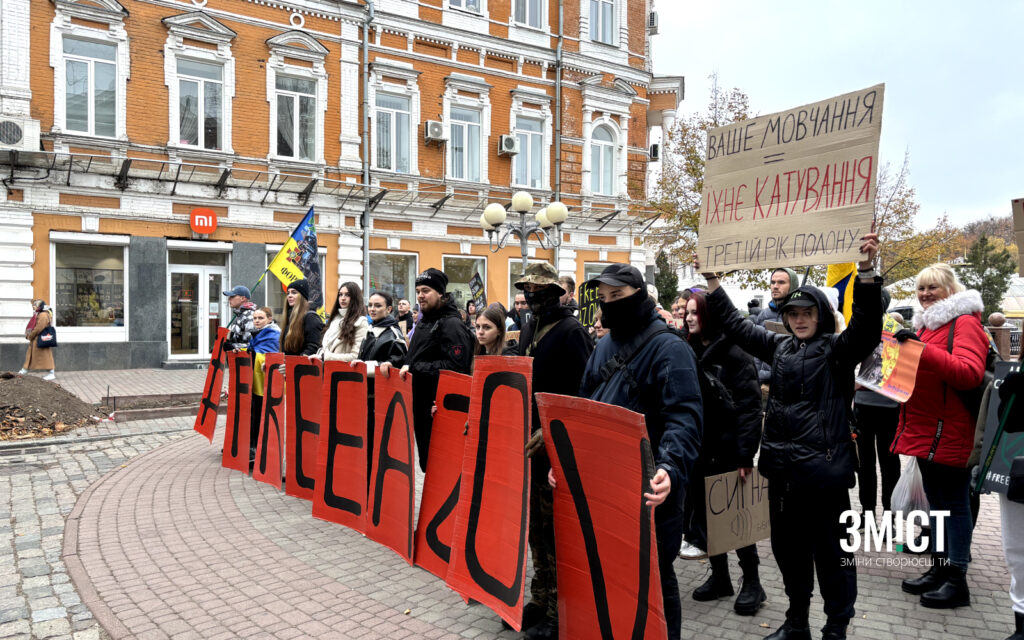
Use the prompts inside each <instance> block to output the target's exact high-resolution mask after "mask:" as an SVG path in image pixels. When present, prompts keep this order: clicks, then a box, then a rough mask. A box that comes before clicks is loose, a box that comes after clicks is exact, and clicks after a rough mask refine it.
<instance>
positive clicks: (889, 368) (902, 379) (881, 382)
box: [856, 315, 924, 402]
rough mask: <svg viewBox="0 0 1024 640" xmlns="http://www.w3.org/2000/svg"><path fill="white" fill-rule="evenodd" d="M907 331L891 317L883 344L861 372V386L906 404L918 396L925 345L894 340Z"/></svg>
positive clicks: (859, 375) (884, 332) (912, 341)
mask: <svg viewBox="0 0 1024 640" xmlns="http://www.w3.org/2000/svg"><path fill="white" fill-rule="evenodd" d="M902 328H903V327H902V326H901V325H900V324H899V323H898V322H896V321H895V320H893V319H892V318H891V317H889V316H888V315H886V316H885V319H884V320H883V321H882V341H881V342H880V343H879V345H878V346H877V347H875V350H874V351H873V352H872V353H871V355H869V356H868V357H867V358H865V359H864V362H862V363H861V364H860V369H858V371H857V378H856V379H857V384H859V385H860V386H862V387H864V388H866V389H871V390H872V391H874V392H875V393H878V394H881V395H883V396H885V397H886V398H890V399H892V400H895V401H896V402H906V401H907V400H908V399H909V398H910V396H911V394H913V393H914V384H915V382H916V381H917V367H918V365H919V364H920V363H921V352H922V351H924V343H922V342H918V341H917V340H907V341H906V342H903V343H902V344H901V343H900V342H898V341H897V340H896V338H894V337H893V334H895V333H896V332H897V331H899V330H900V329H902Z"/></svg>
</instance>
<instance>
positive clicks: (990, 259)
mask: <svg viewBox="0 0 1024 640" xmlns="http://www.w3.org/2000/svg"><path fill="white" fill-rule="evenodd" d="M1016 270H1017V265H1016V264H1014V261H1013V257H1012V256H1011V255H1010V252H1009V251H1008V250H1006V249H1005V248H1003V249H999V248H997V247H996V246H994V245H993V243H992V242H991V241H990V240H989V238H988V236H986V235H982V236H981V237H980V238H978V240H977V241H976V242H975V243H974V244H972V245H971V248H970V249H969V250H968V251H967V264H965V265H964V266H962V267H961V268H960V274H959V275H960V281H961V282H963V283H964V285H965V286H966V287H967V288H968V289H976V290H977V291H978V292H979V293H981V301H982V302H983V303H984V304H985V310H984V311H983V312H982V317H983V318H988V315H989V314H990V313H993V312H995V311H1000V310H1001V309H1002V305H1003V296H1004V295H1006V290H1007V289H1008V288H1009V286H1010V279H1011V278H1012V277H1013V273H1014V271H1016Z"/></svg>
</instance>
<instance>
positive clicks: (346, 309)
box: [316, 282, 369, 362]
mask: <svg viewBox="0 0 1024 640" xmlns="http://www.w3.org/2000/svg"><path fill="white" fill-rule="evenodd" d="M368 327H369V323H368V322H367V321H366V305H364V304H363V291H362V289H360V288H359V285H358V284H356V283H355V282H346V283H345V284H343V285H341V286H340V287H338V297H337V298H336V299H335V301H334V309H333V310H331V315H330V317H329V318H327V331H326V332H324V339H323V344H322V346H321V347H320V350H319V351H317V353H316V357H318V358H321V359H323V360H325V361H326V360H340V361H342V362H352V361H353V360H355V359H356V358H358V357H359V347H360V346H361V345H362V344H363V340H364V339H365V338H366V333H367V329H368Z"/></svg>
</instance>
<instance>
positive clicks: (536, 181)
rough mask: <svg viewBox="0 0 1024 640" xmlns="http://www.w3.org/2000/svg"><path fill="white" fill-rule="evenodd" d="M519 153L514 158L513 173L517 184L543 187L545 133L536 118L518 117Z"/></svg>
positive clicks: (535, 187) (536, 187)
mask: <svg viewBox="0 0 1024 640" xmlns="http://www.w3.org/2000/svg"><path fill="white" fill-rule="evenodd" d="M516 138H518V139H519V153H518V154H517V155H516V156H515V157H514V158H513V160H512V164H513V167H512V175H513V177H514V179H515V183H516V184H517V185H523V186H527V187H532V188H534V189H541V188H543V183H544V134H543V133H542V122H541V121H540V120H537V119H535V118H523V117H517V118H516Z"/></svg>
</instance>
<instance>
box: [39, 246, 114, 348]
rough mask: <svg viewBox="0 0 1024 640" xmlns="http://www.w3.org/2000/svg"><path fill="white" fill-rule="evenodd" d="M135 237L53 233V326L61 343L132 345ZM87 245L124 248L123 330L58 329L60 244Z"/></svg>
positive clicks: (93, 328)
mask: <svg viewBox="0 0 1024 640" xmlns="http://www.w3.org/2000/svg"><path fill="white" fill-rule="evenodd" d="M130 241H131V236H120V235H118V236H115V235H101V234H96V233H77V232H72V231H51V232H50V303H51V304H50V306H51V307H52V308H53V309H54V317H53V323H54V327H55V328H56V329H57V340H58V342H66V343H68V344H78V343H88V342H128V326H129V325H128V321H129V317H128V316H129V309H130V306H129V301H130V300H129V282H128V274H129V271H130V269H129V265H128V243H129V242H130ZM58 244H86V245H97V244H99V245H107V246H120V247H122V248H123V249H124V326H121V327H61V326H57V314H56V310H57V245H58Z"/></svg>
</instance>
